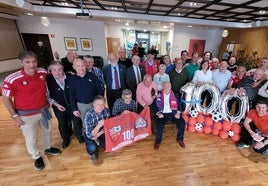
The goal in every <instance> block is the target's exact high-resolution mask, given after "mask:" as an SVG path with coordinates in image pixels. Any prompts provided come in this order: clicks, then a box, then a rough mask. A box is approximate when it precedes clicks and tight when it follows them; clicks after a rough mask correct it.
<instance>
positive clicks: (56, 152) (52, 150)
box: [45, 147, 61, 155]
mask: <svg viewBox="0 0 268 186" xmlns="http://www.w3.org/2000/svg"><path fill="white" fill-rule="evenodd" d="M45 153H46V154H52V155H59V154H61V150H60V149H57V148H54V147H50V149H46V150H45Z"/></svg>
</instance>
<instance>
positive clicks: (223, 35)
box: [221, 29, 229, 37]
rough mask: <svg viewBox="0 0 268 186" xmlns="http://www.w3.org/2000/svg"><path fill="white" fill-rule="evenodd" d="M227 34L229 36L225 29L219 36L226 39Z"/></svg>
mask: <svg viewBox="0 0 268 186" xmlns="http://www.w3.org/2000/svg"><path fill="white" fill-rule="evenodd" d="M228 34H229V33H228V30H226V29H225V30H223V31H222V34H221V36H222V37H227V36H228Z"/></svg>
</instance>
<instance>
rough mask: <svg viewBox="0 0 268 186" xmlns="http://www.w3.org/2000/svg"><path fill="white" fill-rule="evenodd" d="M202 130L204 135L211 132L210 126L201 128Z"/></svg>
mask: <svg viewBox="0 0 268 186" xmlns="http://www.w3.org/2000/svg"><path fill="white" fill-rule="evenodd" d="M203 129H204V133H205V134H210V133H211V131H212V128H211V127H210V126H206V125H205V126H204V127H203Z"/></svg>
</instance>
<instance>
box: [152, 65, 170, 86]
mask: <svg viewBox="0 0 268 186" xmlns="http://www.w3.org/2000/svg"><path fill="white" fill-rule="evenodd" d="M158 70H159V72H158V73H157V74H155V75H154V79H153V81H154V82H155V83H156V85H157V90H158V91H161V90H162V89H163V82H165V81H168V82H170V79H169V75H168V74H166V73H165V71H166V65H164V64H161V65H159V67H158Z"/></svg>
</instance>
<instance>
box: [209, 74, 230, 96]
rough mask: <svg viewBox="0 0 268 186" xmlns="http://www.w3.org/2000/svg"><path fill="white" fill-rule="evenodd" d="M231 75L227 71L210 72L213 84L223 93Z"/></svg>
mask: <svg viewBox="0 0 268 186" xmlns="http://www.w3.org/2000/svg"><path fill="white" fill-rule="evenodd" d="M231 76H232V73H231V72H230V71H229V70H225V72H221V71H220V70H219V69H217V70H215V71H213V72H212V79H213V83H214V84H215V85H216V86H217V87H218V88H219V89H220V92H223V91H225V89H226V88H227V86H228V83H229V81H230V79H231Z"/></svg>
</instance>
